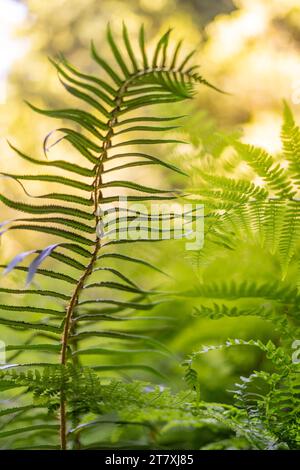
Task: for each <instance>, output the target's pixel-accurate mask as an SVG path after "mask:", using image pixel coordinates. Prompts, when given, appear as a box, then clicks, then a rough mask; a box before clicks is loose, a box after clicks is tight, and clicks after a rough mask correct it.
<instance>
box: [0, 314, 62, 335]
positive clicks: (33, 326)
mask: <svg viewBox="0 0 300 470" xmlns="http://www.w3.org/2000/svg"><path fill="white" fill-rule="evenodd" d="M0 325H5V326H10V327H14V328H20V329H22V330H28V329H29V330H38V331H51V332H52V333H56V334H60V333H61V331H62V330H61V328H58V327H57V326H53V325H46V324H44V323H28V322H25V321H15V320H8V319H7V318H0Z"/></svg>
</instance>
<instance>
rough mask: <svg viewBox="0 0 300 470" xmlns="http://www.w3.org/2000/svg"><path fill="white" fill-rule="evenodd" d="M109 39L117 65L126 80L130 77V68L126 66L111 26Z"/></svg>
mask: <svg viewBox="0 0 300 470" xmlns="http://www.w3.org/2000/svg"><path fill="white" fill-rule="evenodd" d="M107 39H108V43H109V45H110V47H111V50H112V52H113V55H114V57H115V59H116V61H117V63H118V64H119V66H120V69H121V70H122V72H123V74H124V76H125V78H128V77H130V72H129V70H128V68H127V66H126V64H125V62H124V60H123V57H122V55H121V54H120V50H119V47H118V46H117V45H116V43H115V41H114V38H113V35H112V32H111V29H110V25H108V27H107Z"/></svg>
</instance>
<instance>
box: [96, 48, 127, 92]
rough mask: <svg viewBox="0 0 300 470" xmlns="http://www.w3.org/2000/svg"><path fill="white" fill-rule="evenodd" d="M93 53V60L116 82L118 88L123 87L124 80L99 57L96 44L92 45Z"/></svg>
mask: <svg viewBox="0 0 300 470" xmlns="http://www.w3.org/2000/svg"><path fill="white" fill-rule="evenodd" d="M91 52H92V57H93V59H94V60H95V61H96V62H97V64H99V65H100V67H102V68H103V70H105V72H106V73H107V74H108V75H109V76H110V78H111V79H112V80H113V81H114V82H115V84H116V85H118V87H119V86H120V85H122V79H121V78H120V77H119V76H118V75H117V74H116V72H115V71H114V70H113V69H112V68H111V67H110V66H109V65H108V63H107V62H106V61H105V60H104V59H102V57H100V56H99V54H98V52H97V51H96V49H95V46H94V43H93V42H92V44H91Z"/></svg>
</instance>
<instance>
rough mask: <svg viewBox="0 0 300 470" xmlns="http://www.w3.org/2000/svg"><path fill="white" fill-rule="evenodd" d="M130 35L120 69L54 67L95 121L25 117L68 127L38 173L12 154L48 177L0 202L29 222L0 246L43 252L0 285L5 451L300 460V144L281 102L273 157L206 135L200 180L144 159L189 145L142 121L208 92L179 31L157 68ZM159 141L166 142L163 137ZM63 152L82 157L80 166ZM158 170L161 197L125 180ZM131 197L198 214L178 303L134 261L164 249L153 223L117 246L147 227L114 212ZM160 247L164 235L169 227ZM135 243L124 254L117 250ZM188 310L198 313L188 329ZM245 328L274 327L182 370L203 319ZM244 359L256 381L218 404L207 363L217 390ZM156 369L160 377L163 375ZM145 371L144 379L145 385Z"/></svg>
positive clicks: (243, 381)
mask: <svg viewBox="0 0 300 470" xmlns="http://www.w3.org/2000/svg"><path fill="white" fill-rule="evenodd" d="M122 37H123V41H122V44H117V43H116V41H115V37H114V34H113V33H112V31H111V30H110V28H108V32H107V41H108V44H109V46H110V49H111V52H112V59H113V60H114V63H115V65H111V64H110V63H108V62H107V61H106V60H104V59H103V58H102V57H101V56H100V55H99V53H98V52H97V50H96V48H95V46H94V45H92V49H91V52H92V58H93V61H94V62H95V63H96V64H97V65H99V66H100V69H99V76H98V74H97V75H91V74H87V73H83V72H81V71H78V70H77V69H76V68H75V67H74V66H73V65H71V64H70V63H69V62H68V61H67V60H66V59H65V58H64V57H60V59H59V60H58V61H53V65H54V67H55V68H56V70H57V72H58V76H59V79H60V81H61V83H62V84H63V86H64V87H65V89H66V90H67V91H68V92H69V94H71V95H72V96H71V100H73V99H75V103H76V99H78V100H80V101H81V102H82V106H83V107H82V109H79V108H78V107H77V105H76V104H75V105H74V107H70V108H63V109H59V110H51V111H49V110H42V109H39V108H38V107H37V106H36V105H34V104H30V106H31V108H33V110H35V111H37V112H39V113H41V114H42V115H44V116H45V117H51V118H57V119H59V120H63V121H64V122H65V121H66V122H71V124H72V126H71V127H67V124H66V127H59V128H58V129H55V130H54V131H52V132H50V133H49V134H48V135H47V136H46V138H45V140H44V145H43V149H44V156H43V158H40V159H38V158H37V157H35V156H29V155H27V154H26V153H25V152H23V151H21V150H19V148H17V147H16V146H15V145H12V144H10V145H11V147H12V148H13V149H14V151H15V152H16V154H17V155H16V158H17V157H20V158H21V159H23V160H24V161H25V162H26V164H28V165H31V166H32V167H33V168H35V167H36V166H39V167H41V166H44V167H47V171H46V172H45V173H42V174H35V173H34V172H32V173H30V174H25V175H24V174H13V173H2V176H3V178H5V182H7V184H8V186H12V187H14V188H15V186H17V189H18V190H19V189H20V191H23V194H24V196H23V198H22V201H21V200H20V199H19V198H13V197H11V198H10V197H8V195H7V194H6V192H4V191H1V194H0V201H1V203H3V205H5V206H8V208H10V209H12V210H14V211H17V212H18V214H17V215H15V216H12V218H11V219H9V220H6V221H3V223H2V224H1V230H2V231H1V235H4V234H5V233H6V232H8V231H12V230H13V231H14V230H17V231H21V232H23V231H24V233H26V234H27V235H28V234H29V237H34V240H33V241H34V248H32V249H28V250H27V251H25V252H22V253H20V254H18V255H17V256H16V257H15V258H14V259H12V260H11V261H8V263H7V265H6V266H3V268H4V273H5V274H6V275H7V276H5V277H4V279H3V280H2V283H1V287H0V295H1V301H0V310H1V318H0V325H1V328H5V329H6V330H5V331H8V333H7V337H8V338H9V339H10V340H9V342H7V344H6V354H7V364H6V365H3V366H2V367H1V370H0V376H1V382H0V392H1V405H2V407H1V410H0V416H1V424H0V441H1V443H2V442H3V444H1V445H2V447H3V448H13V449H24V448H25V449H39V448H41V449H59V448H61V449H101V448H105V449H107V448H110V447H111V448H114V447H117V448H126V449H137V448H152V449H157V448H190V447H191V448H195V449H199V448H201V449H298V448H299V446H300V433H299V429H300V427H299V419H300V418H299V410H300V399H299V386H300V383H299V361H298V360H297V358H298V356H297V354H296V355H295V352H296V351H295V344H296V343H295V340H297V339H300V338H299V332H300V319H299V305H300V294H299V287H300V273H299V268H300V264H299V250H300V243H299V223H300V214H299V191H300V186H299V185H300V164H299V152H300V129H299V127H298V126H297V125H296V123H295V121H294V118H293V115H292V113H291V111H290V109H289V108H288V106H287V105H286V104H285V105H284V118H283V126H282V152H281V153H280V154H279V155H276V156H273V155H270V154H269V153H268V152H267V151H265V150H263V149H260V148H256V147H253V146H251V145H248V144H245V143H244V142H242V141H241V140H240V139H239V138H238V136H237V134H235V133H232V134H231V135H221V134H213V133H212V132H209V134H210V135H209V137H208V138H207V144H208V145H207V148H205V138H203V139H202V140H203V142H202V147H201V149H199V152H198V154H197V156H196V157H195V159H194V160H193V161H192V162H190V165H185V162H184V160H182V161H181V162H180V164H179V165H177V166H175V165H174V164H173V163H170V161H169V160H168V159H167V158H165V154H164V156H154V155H152V152H150V151H148V150H145V148H146V149H147V148H148V146H152V145H159V146H162V148H163V149H165V150H166V151H167V150H169V149H170V148H171V149H172V145H176V144H177V143H181V142H180V141H178V140H177V139H175V138H173V136H174V133H175V137H176V126H173V124H172V121H173V120H175V119H176V118H175V117H174V116H173V115H169V116H167V117H162V116H161V115H155V116H154V115H152V114H148V113H147V112H146V107H147V106H152V105H157V104H161V105H164V106H162V108H163V109H165V108H166V106H167V107H168V106H169V103H176V102H182V101H183V100H187V99H190V98H192V97H193V95H194V90H195V86H196V85H197V84H202V85H205V86H210V87H211V88H214V87H212V86H211V85H210V84H209V83H208V82H206V81H205V80H204V79H203V78H202V77H201V76H200V75H199V74H198V73H197V72H196V67H195V66H194V65H189V64H190V59H191V57H192V55H193V53H190V54H188V55H187V56H183V57H181V53H180V50H181V43H178V44H177V45H176V46H175V48H172V47H171V46H170V44H169V37H170V31H168V32H167V33H166V34H164V35H163V36H162V37H161V38H160V39H159V41H158V42H157V44H156V46H155V48H154V51H153V54H152V55H151V57H150V54H148V52H147V51H146V47H145V37H144V30H143V28H141V30H140V35H139V44H138V49H139V50H138V51H137V45H136V44H134V45H133V44H132V43H131V41H130V38H129V34H128V31H127V29H126V27H125V25H124V26H123V31H122ZM175 106H176V104H175ZM147 109H148V108H147ZM151 109H152V108H151ZM179 109H180V108H179ZM151 113H152V111H151ZM178 117H180V116H178ZM200 127H201V126H199V127H197V130H196V128H195V126H194V129H193V133H194V135H195V132H197V133H199V134H201V129H200ZM162 131H165V132H166V138H160V137H159V138H157V137H156V135H157V133H160V132H162ZM131 136H133V137H131ZM153 136H154V137H153ZM191 140H192V141H193V136H191ZM195 140H197V139H195ZM64 145H65V147H61V146H64ZM69 147H70V149H71V150H72V151H74V150H75V152H74V161H71V157H70V156H69V155H72V152H71V151H70V149H69ZM60 148H63V149H68V152H67V155H68V158H65V159H64V158H60V159H57V160H54V159H52V155H51V151H50V150H51V149H53V151H58V149H60ZM165 153H167V152H165ZM174 153H176V152H174ZM150 165H155V166H156V167H158V168H161V169H162V171H163V172H165V171H168V172H169V173H171V174H173V175H174V178H173V179H170V181H173V182H174V184H173V185H172V184H171V185H170V187H169V188H157V187H152V186H150V184H149V185H148V184H145V185H144V184H141V183H140V182H138V178H137V177H135V179H134V180H131V179H130V180H128V179H121V178H119V177H118V176H116V177H114V176H115V175H119V174H121V175H122V174H130V175H131V174H132V175H134V176H136V175H137V176H138V175H139V174H141V173H138V171H139V170H143V169H144V168H145V167H147V166H150ZM185 166H187V168H186V167H185ZM245 166H246V168H247V171H245V172H244V173H243V171H244V170H243V169H244V168H245ZM183 175H185V176H188V178H186V179H185V178H183ZM179 178H180V180H179ZM179 181H180V183H178V182H179ZM27 182H29V183H30V185H32V186H29V184H28V183H27ZM35 183H36V184H38V188H39V189H40V188H41V187H43V184H44V183H47V186H48V184H49V185H52V184H53V185H54V186H53V188H54V189H53V192H51V193H48V194H43V195H36V194H34V184H35ZM184 184H185V185H186V187H185V188H184V189H183V190H182V189H181V190H179V189H178V187H180V188H182V187H183V185H184ZM125 194H126V195H127V200H128V201H130V202H136V203H144V204H148V203H150V202H151V201H154V202H155V201H173V200H174V199H179V200H180V201H181V202H191V201H193V202H197V203H200V204H204V207H205V244H204V247H203V248H202V249H201V250H199V251H193V252H192V251H190V252H186V254H187V255H186V258H187V262H188V263H190V265H191V266H192V275H191V278H190V279H189V282H188V286H183V285H182V283H181V282H180V280H179V282H178V284H179V285H178V286H177V287H176V286H175V289H174V291H173V293H170V290H163V289H161V288H160V289H156V288H154V287H152V284H151V282H150V281H149V282H148V280H149V279H151V278H152V275H153V274H154V273H155V274H156V275H159V276H162V277H163V276H164V273H163V272H162V271H161V269H160V268H161V266H159V267H157V266H155V265H154V264H152V263H150V262H149V261H148V260H146V259H144V258H140V257H139V255H138V254H137V248H136V247H137V245H138V244H139V243H141V242H142V243H143V244H144V245H143V246H146V247H148V246H149V245H148V244H150V243H151V242H152V241H157V239H153V240H151V239H148V236H147V233H148V232H147V231H148V230H149V229H148V227H149V225H147V223H148V222H151V220H152V217H153V216H151V215H147V214H142V216H143V217H144V219H143V220H144V221H145V227H143V230H142V232H143V233H144V234H145V236H144V237H143V236H141V237H140V238H139V239H137V240H133V239H130V237H127V238H124V237H123V238H120V239H118V238H115V239H111V238H110V237H109V236H108V234H109V233H110V231H112V230H114V228H115V227H117V228H119V229H120V230H121V231H122V230H124V227H125V229H126V230H127V231H128V232H129V235H130V230H131V229H134V228H133V226H130V225H129V227H126V226H124V220H134V217H135V216H136V215H140V214H139V209H136V210H135V211H132V210H129V209H124V207H123V206H122V205H119V198H120V196H124V195H125ZM26 198H27V199H29V201H30V199H31V198H36V199H41V202H36V203H32V201H30V202H26ZM111 208H115V210H116V219H114V220H110V222H109V226H108V229H109V230H108V232H105V231H104V230H103V223H104V215H105V214H106V212H107V211H110V210H111ZM20 213H21V214H20ZM158 232H159V235H161V234H162V229H160V228H159V229H158ZM29 237H28V238H29ZM43 237H45V238H43ZM49 237H50V239H51V244H49V243H50V242H49ZM158 238H159V237H158ZM162 238H163V237H162ZM44 239H45V240H46V241H47V243H45V244H43V240H44ZM124 245H129V247H130V251H129V250H128V251H126V252H124V251H122V248H123V247H124ZM172 254H173V253H172ZM31 258H32V259H31ZM28 259H30V262H29V263H27V261H28ZM26 263H27V264H26ZM132 266H138V267H143V269H145V271H146V273H147V274H146V277H147V288H144V287H141V286H140V285H139V283H138V281H137V279H136V278H133V277H132V276H131V273H132V271H131V269H130V267H132ZM24 275H25V278H26V280H24V279H23V276H24ZM155 279H156V278H155ZM25 284H26V285H25ZM173 284H174V283H173ZM175 284H176V280H175ZM24 285H25V287H24ZM173 287H174V285H173ZM170 297H171V299H170ZM170 301H172V302H175V303H173V304H172V305H173V307H172V306H171V307H170V310H171V311H172V316H174V318H175V323H176V325H175V331H176V332H175V334H177V335H178V337H179V339H178V342H179V344H180V345H181V348H180V349H181V357H185V356H186V359H185V360H184V361H183V363H182V366H183V367H181V368H180V378H183V379H184V381H182V380H181V383H182V385H181V386H178V385H177V386H176V387H174V390H173V389H170V387H169V386H167V384H168V377H166V375H167V374H168V372H169V371H170V370H171V369H172V367H174V363H176V365H179V364H180V363H181V362H182V361H181V357H179V355H174V354H173V351H171V350H170V349H171V348H170V344H168V345H167V346H168V347H167V346H166V344H164V343H163V342H162V341H161V336H158V335H157V332H160V331H165V330H164V328H169V327H170V324H171V320H172V319H171V317H170V315H168V316H165V315H164V313H165V312H166V307H165V306H166V305H168V306H169V305H170V303H169V302H170ZM176 302H177V303H176ZM183 303H184V304H185V309H187V310H188V312H187V313H188V315H187V318H186V319H183V320H182V317H183V316H184V313H185V312H184V309H183V308H182V305H183ZM174 305H175V308H174ZM167 308H169V307H167ZM181 308H182V311H181ZM172 309H173V310H172ZM175 310H176V312H175ZM157 312H159V313H157ZM173 314H174V315H173ZM249 317H251V318H254V319H255V321H257V323H255V325H257V328H258V327H261V328H262V329H263V328H265V329H264V330H263V331H264V334H263V333H262V334H261V335H260V334H259V332H258V330H257V331H256V330H255V331H254V332H253V335H252V336H251V337H247V334H246V333H245V332H244V330H243V329H241V331H239V333H241V335H235V336H238V337H239V336H240V338H241V339H234V340H232V339H228V340H227V341H225V342H223V341H220V343H219V344H212V345H210V346H201V345H200V339H199V341H197V342H198V343H199V348H196V349H195V351H194V352H191V353H190V354H189V355H188V354H187V352H188V351H190V350H191V349H190V345H189V344H185V346H186V347H184V346H183V344H184V341H183V340H182V341H181V339H182V338H183V336H184V335H185V334H186V337H187V338H188V339H187V340H186V341H187V342H188V341H189V338H190V336H191V334H193V335H194V336H193V337H194V338H195V337H196V338H198V337H199V338H200V337H201V333H202V330H201V328H202V325H203V324H202V323H201V321H202V320H203V319H206V321H207V319H211V322H212V323H213V322H218V321H219V322H222V321H223V320H224V319H230V320H232V321H233V322H234V320H235V319H236V318H238V319H239V320H240V323H239V324H236V325H238V326H239V325H242V324H243V322H244V321H247V319H248V318H249ZM177 320H178V322H177ZM177 323H178V325H177ZM145 325H149V326H148V328H146V326H145ZM150 325H151V326H150ZM265 325H267V326H265ZM141 326H142V327H141ZM238 326H237V328H238ZM160 328H161V329H160ZM191 330H192V333H191ZM245 331H247V330H245ZM187 332H188V333H187ZM180 335H181V336H180ZM189 335H190V336H189ZM254 335H255V336H254ZM263 335H264V336H265V338H264V339H265V340H262V339H261V337H262V336H263ZM245 336H246V337H245ZM248 336H249V334H248ZM11 338H16V341H11ZM244 350H246V351H247V352H249V354H250V355H251V354H252V353H253V351H254V350H256V351H258V354H259V356H258V361H257V362H256V363H254V367H253V369H254V370H253V371H252V372H251V373H250V374H249V373H248V372H249V370H251V364H250V366H249V364H248V367H245V371H246V372H245V373H244V372H243V371H244V369H242V373H239V372H240V369H241V368H240V369H239V368H238V367H237V369H238V372H237V373H236V374H232V375H233V376H234V375H237V376H240V379H237V380H231V381H229V387H228V388H229V389H230V390H226V391H223V392H224V393H223V395H226V397H227V398H226V400H224V402H218V401H217V400H214V398H212V399H211V397H210V395H209V393H207V388H206V384H205V383H204V381H203V377H202V371H203V369H205V368H206V369H207V368H209V367H211V364H214V363H213V361H212V362H209V361H210V359H206V358H211V357H212V356H213V355H214V354H215V355H217V356H216V357H217V359H216V364H219V368H218V371H217V373H218V374H220V375H221V374H222V373H223V372H222V371H221V366H220V364H221V365H222V364H223V363H224V364H225V360H226V358H227V355H229V354H230V353H231V351H233V352H234V353H235V354H236V356H235V357H238V354H240V351H244ZM218 354H219V355H222V356H218ZM253 354H255V353H253ZM32 357H34V358H35V360H34V362H33V361H32ZM141 357H142V358H145V357H148V358H149V361H148V362H147V363H145V362H144V360H142V361H141V359H140V358H141ZM251 357H252V356H251ZM132 358H134V359H132ZM157 358H160V360H161V362H162V364H163V366H160V367H157ZM224 358H225V359H224ZM295 358H296V359H295ZM205 361H208V362H205ZM218 361H219V362H218ZM222 361H224V362H222ZM170 364H171V365H170ZM226 364H227V363H226ZM176 365H175V367H176ZM227 367H228V366H227ZM231 367H233V366H231ZM164 369H165V370H166V375H163V374H162V370H164ZM139 373H142V374H145V375H146V376H147V377H148V376H149V379H148V380H147V381H143V380H135V379H134V378H133V377H134V376H136V374H139ZM209 373H210V374H211V375H213V374H214V373H215V372H214V371H212V372H209ZM120 376H121V378H120ZM231 378H232V376H231ZM212 396H213V394H212ZM2 397H3V398H2ZM183 429H184V431H185V432H184V433H182V430H183Z"/></svg>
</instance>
